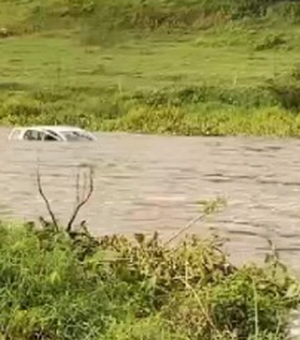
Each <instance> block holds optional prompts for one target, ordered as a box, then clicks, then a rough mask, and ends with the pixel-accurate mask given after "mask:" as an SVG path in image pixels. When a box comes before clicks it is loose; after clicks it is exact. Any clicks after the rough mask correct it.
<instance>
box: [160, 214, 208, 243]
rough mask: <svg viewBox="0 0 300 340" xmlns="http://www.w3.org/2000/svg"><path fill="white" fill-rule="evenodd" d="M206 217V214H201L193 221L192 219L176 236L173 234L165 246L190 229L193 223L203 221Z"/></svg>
mask: <svg viewBox="0 0 300 340" xmlns="http://www.w3.org/2000/svg"><path fill="white" fill-rule="evenodd" d="M205 217H206V214H205V213H203V214H201V215H198V216H196V217H195V218H194V219H192V220H191V221H190V222H189V223H188V224H186V225H185V226H184V227H182V228H181V229H179V230H178V232H177V233H176V234H174V235H173V236H172V237H171V238H170V239H169V240H168V241H167V242H166V243H165V246H166V245H168V244H170V243H171V242H172V241H174V240H175V239H176V238H177V237H178V236H180V235H181V234H182V233H184V232H185V231H187V230H188V229H190V228H191V227H192V226H193V225H194V224H195V223H197V222H198V221H200V220H203V219H204V218H205Z"/></svg>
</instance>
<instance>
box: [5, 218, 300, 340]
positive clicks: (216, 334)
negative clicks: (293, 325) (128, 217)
mask: <svg viewBox="0 0 300 340" xmlns="http://www.w3.org/2000/svg"><path fill="white" fill-rule="evenodd" d="M0 238H1V243H0V254H1V256H0V274H1V275H0V280H1V290H0V303H1V309H0V336H1V339H8V340H9V339H14V340H18V339H20V340H31V339H49V340H50V339H54V340H56V339H59V340H65V339H70V340H71V339H72V340H74V339H87V340H90V339H97V340H100V339H101V340H102V339H103V340H108V339H109V340H123V339H124V340H125V339H126V340H127V339H128V340H129V339H131V340H132V339H136V340H150V339H151V340H158V339H159V340H161V339H170V340H171V339H172V340H176V339H177V340H188V339H193V340H197V339H199V340H200V339H201V340H202V339H207V340H211V339H222V340H224V339H228V340H229V339H231V340H232V339H256V340H262V339H263V340H265V339H266V340H267V339H284V337H285V335H286V330H287V322H288V321H289V320H288V313H289V310H290V309H291V308H294V307H295V306H296V305H297V304H298V302H299V288H300V286H299V283H298V281H296V280H295V279H294V278H292V277H291V276H290V275H289V274H288V273H287V272H286V268H285V267H284V266H283V265H281V264H280V262H278V260H277V259H276V257H270V258H269V261H268V262H266V264H265V266H264V267H262V268H259V267H257V266H255V265H251V264H249V265H246V266H244V267H242V268H239V269H237V268H235V267H234V266H233V265H232V264H230V263H229V262H228V259H227V257H226V256H225V255H224V254H223V253H222V252H221V251H220V248H219V245H218V242H217V240H209V239H207V240H203V239H198V238H196V237H188V238H186V239H185V240H183V241H182V242H181V243H180V244H179V245H177V246H176V247H169V246H168V245H166V244H164V243H163V242H162V241H159V239H158V237H157V235H154V236H153V237H152V238H146V237H145V236H143V235H140V234H139V235H136V237H135V239H133V240H129V239H127V238H125V237H122V236H110V237H102V238H100V239H98V240H97V239H95V238H93V237H92V236H91V235H89V234H88V233H87V232H86V231H85V232H81V231H78V232H73V231H70V232H69V233H67V232H65V231H63V230H60V231H57V230H56V229H55V228H53V227H52V225H51V224H48V225H47V227H44V228H40V227H39V228H37V227H36V226H35V225H33V224H32V223H28V224H25V225H9V224H6V223H4V222H2V223H1V224H0Z"/></svg>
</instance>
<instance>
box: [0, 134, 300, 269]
mask: <svg viewBox="0 0 300 340" xmlns="http://www.w3.org/2000/svg"><path fill="white" fill-rule="evenodd" d="M8 133H9V130H7V129H1V130H0V163H1V164H0V165H1V166H0V193H1V196H0V215H1V216H2V218H8V219H10V218H14V219H36V218H38V216H40V215H44V216H45V215H46V209H45V205H44V203H43V201H42V200H41V198H40V196H39V194H38V191H37V185H36V169H37V165H38V164H39V167H40V173H41V176H42V183H43V187H44V191H45V193H46V195H47V196H48V197H49V200H50V201H51V204H52V206H53V210H54V211H55V213H56V214H57V216H58V217H59V219H60V220H61V221H63V222H65V221H67V219H68V217H69V215H70V212H71V211H72V209H73V207H74V202H75V198H76V194H75V192H76V190H75V184H76V174H77V172H78V167H79V166H80V165H82V164H91V165H93V166H94V167H95V191H94V194H93V196H92V198H91V200H90V202H89V204H87V205H86V206H85V207H84V209H83V210H82V211H81V214H80V215H79V218H78V220H80V219H81V218H83V217H84V218H85V219H87V220H88V223H89V225H90V228H91V230H92V231H93V232H94V233H95V234H104V233H105V234H107V233H109V234H111V233H124V234H132V233H135V232H146V233H152V232H154V231H159V232H160V233H161V234H162V236H163V237H170V236H171V235H172V234H174V233H175V232H176V231H178V230H179V229H180V228H182V226H184V225H185V224H186V223H187V222H188V221H189V220H190V219H192V218H193V217H195V216H196V214H198V210H199V208H198V206H197V204H196V202H197V201H198V200H202V199H213V198H215V197H223V198H226V200H227V207H225V208H224V209H223V210H222V212H220V213H218V214H217V215H216V216H215V217H214V218H213V220H211V221H209V222H206V223H202V222H201V223H198V224H196V225H195V226H194V227H193V228H192V229H191V230H190V232H195V233H203V234H205V235H209V234H211V233H217V234H218V235H220V236H221V237H225V238H228V241H227V243H226V245H225V247H226V249H227V250H228V251H230V252H231V256H232V259H233V260H234V261H236V262H237V263H243V262H244V261H245V260H254V261H261V260H263V257H264V255H265V254H266V252H268V251H269V246H268V243H267V241H266V239H267V238H271V239H272V240H273V242H274V243H275V244H276V246H277V248H278V250H279V253H280V255H281V256H282V259H283V260H284V261H285V262H286V263H288V264H289V265H290V266H292V268H293V269H296V270H297V271H298V272H300V265H299V261H297V259H298V257H299V254H300V140H295V139H294V140H293V139H265V138H231V137H230V138H223V137H222V138H215V137H213V138H204V137H167V136H146V135H131V134H106V133H100V134H98V135H97V137H98V142H96V143H38V142H37V143H34V142H27V143H25V142H11V141H8V140H7V134H8Z"/></svg>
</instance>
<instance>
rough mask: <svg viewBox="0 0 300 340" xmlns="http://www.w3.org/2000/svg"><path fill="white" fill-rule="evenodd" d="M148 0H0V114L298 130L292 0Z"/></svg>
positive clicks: (177, 128) (153, 127)
mask: <svg viewBox="0 0 300 340" xmlns="http://www.w3.org/2000/svg"><path fill="white" fill-rule="evenodd" d="M252 2H253V3H254V2H255V1H254V0H253V1H252ZM146 3H147V6H144V7H141V5H139V4H138V2H136V1H134V0H131V1H123V2H120V3H118V4H115V5H112V4H111V3H108V2H105V1H104V0H101V1H100V0H98V1H87V0H82V1H75V0H74V1H73V0H72V1H66V0H59V1H57V2H56V3H55V5H54V2H53V1H50V0H48V1H45V2H43V4H41V3H39V2H37V1H35V0H31V1H27V2H21V3H19V2H17V1H16V2H7V1H4V0H2V1H1V11H0V19H1V20H2V21H1V25H3V26H6V27H8V32H9V37H6V38H4V37H3V38H2V39H1V38H0V52H1V53H0V65H1V66H0V87H1V93H0V123H1V124H2V125H15V124H38V123H47V124H56V123H57V124H58V123H59V124H60V123H62V124H64V123H68V124H75V125H80V126H83V127H86V128H89V129H92V130H107V131H114V130H121V131H132V132H145V133H171V134H183V135H216V134H217V135H237V134H245V135H250V134H251V135H277V136H297V135H298V134H299V132H300V127H299V117H298V111H299V108H300V105H299V104H298V102H297V100H296V98H297V97H298V93H300V91H299V90H298V89H300V84H299V81H300V80H299V79H298V78H297V77H295V76H294V75H293V74H292V73H293V70H294V69H296V70H297V69H298V66H297V63H298V56H299V52H300V47H299V45H298V41H299V38H300V26H299V25H298V18H299V17H300V14H299V15H298V10H299V8H300V6H299V8H298V6H297V4H292V3H287V4H285V5H283V4H275V5H272V6H270V5H266V3H264V2H260V5H259V6H262V7H261V10H262V11H264V14H263V15H259V14H257V13H256V12H255V11H256V10H254V9H253V8H252V7H251V6H252V5H251V1H250V2H249V3H248V5H247V6H246V5H245V6H246V7H245V6H244V7H243V6H240V5H239V6H237V5H236V4H235V3H234V2H232V1H229V0H228V1H227V0H226V1H223V2H221V1H219V0H215V1H213V2H212V3H211V6H213V7H210V5H208V4H207V3H206V4H204V2H201V4H200V5H199V6H195V5H193V4H192V3H188V2H184V1H182V2H179V1H178V2H176V4H173V5H171V4H170V2H169V1H167V2H166V4H162V3H161V2H159V1H154V0H153V1H150V0H149V1H147V2H146ZM130 6H131V7H130ZM207 6H208V7H207ZM268 6H269V7H268ZM254 7H255V6H254ZM255 8H257V6H256V7H255ZM249 11H250V12H249ZM253 11H254V12H253ZM15 13H16V15H14V14H15ZM299 13H300V10H299ZM191 20H192V22H193V24H192V25H191V24H190V23H191ZM270 80H272V84H271V85H270ZM149 98H150V100H149ZM269 117H271V118H269Z"/></svg>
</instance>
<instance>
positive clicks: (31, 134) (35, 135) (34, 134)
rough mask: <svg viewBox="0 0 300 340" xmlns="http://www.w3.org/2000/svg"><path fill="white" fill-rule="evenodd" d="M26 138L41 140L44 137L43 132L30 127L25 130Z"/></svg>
mask: <svg viewBox="0 0 300 340" xmlns="http://www.w3.org/2000/svg"><path fill="white" fill-rule="evenodd" d="M24 139H25V140H30V141H34V140H41V139H42V133H41V132H40V131H37V130H31V129H29V130H27V131H26V132H25V134H24Z"/></svg>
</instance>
